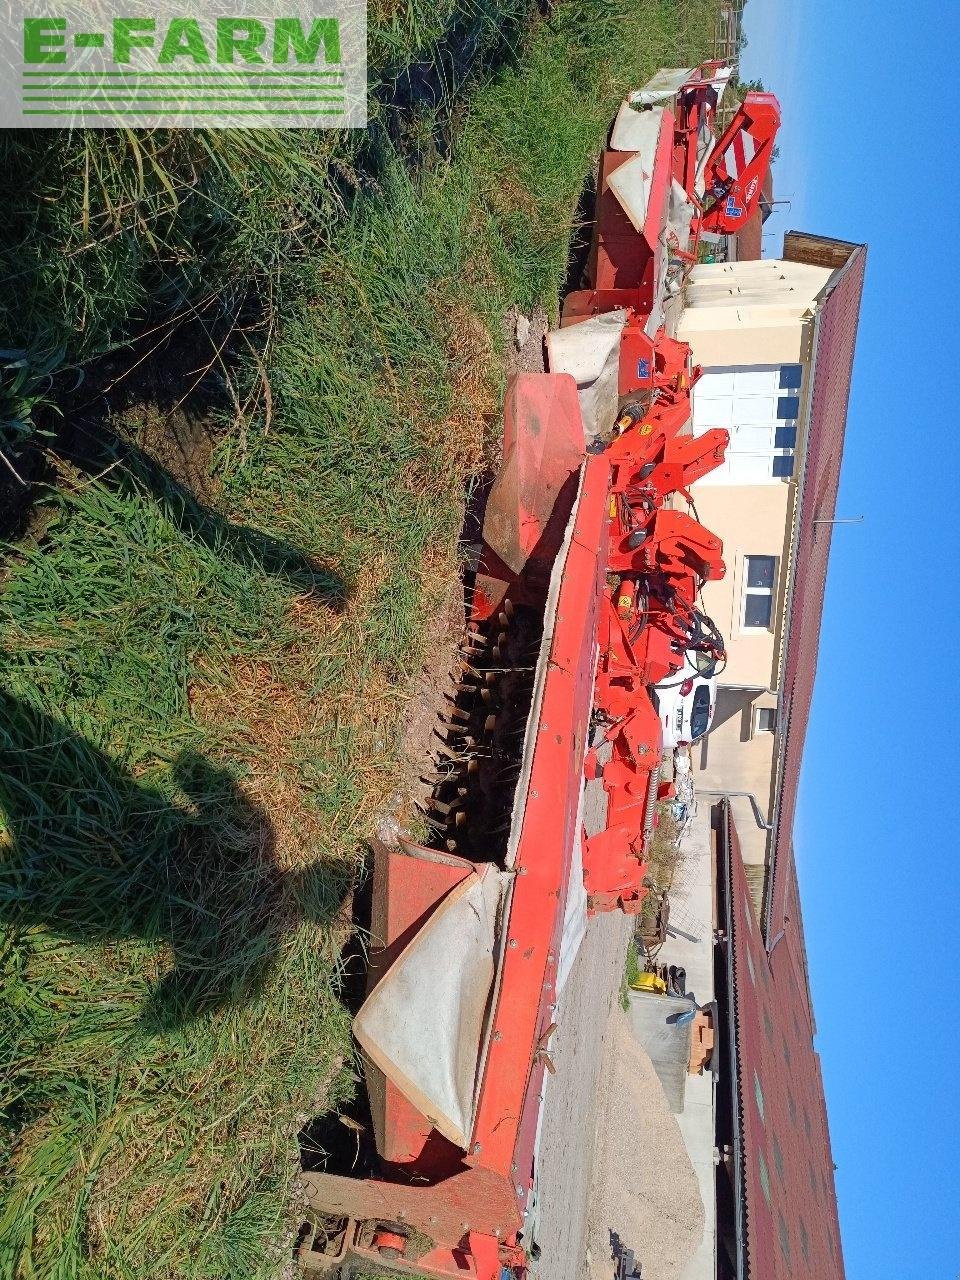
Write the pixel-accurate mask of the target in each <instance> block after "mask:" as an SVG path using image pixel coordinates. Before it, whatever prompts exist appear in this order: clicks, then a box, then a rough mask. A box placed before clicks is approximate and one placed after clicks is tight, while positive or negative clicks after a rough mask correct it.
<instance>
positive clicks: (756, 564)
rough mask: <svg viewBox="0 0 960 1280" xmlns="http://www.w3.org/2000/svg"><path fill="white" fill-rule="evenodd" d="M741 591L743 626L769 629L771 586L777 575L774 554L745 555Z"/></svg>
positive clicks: (751, 628) (758, 629)
mask: <svg viewBox="0 0 960 1280" xmlns="http://www.w3.org/2000/svg"><path fill="white" fill-rule="evenodd" d="M745 559H746V575H745V578H746V581H745V585H744V592H743V628H744V630H747V631H765V630H769V627H770V623H771V621H772V619H773V588H774V582H775V579H776V576H777V557H776V556H746V557H745Z"/></svg>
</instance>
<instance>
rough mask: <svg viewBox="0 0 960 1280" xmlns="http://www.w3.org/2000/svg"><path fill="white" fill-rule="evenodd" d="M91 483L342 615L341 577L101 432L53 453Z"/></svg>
mask: <svg viewBox="0 0 960 1280" xmlns="http://www.w3.org/2000/svg"><path fill="white" fill-rule="evenodd" d="M57 452H59V453H60V455H61V456H62V457H63V458H64V459H66V460H67V461H69V462H71V463H73V465H74V466H77V467H79V468H80V469H81V470H82V471H84V472H86V473H87V474H88V475H89V476H90V477H91V478H94V477H96V479H97V480H98V481H99V482H100V483H102V484H104V485H106V486H107V487H108V488H110V489H112V490H113V491H114V492H117V493H121V494H123V495H125V496H128V497H129V496H132V495H134V494H138V493H139V494H148V495H149V496H150V497H152V498H153V499H154V500H155V501H156V502H157V503H158V504H159V505H160V506H161V508H162V509H163V510H164V512H165V513H166V515H167V518H168V519H169V521H170V523H171V524H172V525H173V526H174V528H175V529H177V530H178V531H179V532H180V533H182V534H184V535H185V536H186V537H188V538H190V539H192V540H193V541H196V542H199V543H200V544H201V545H203V546H205V547H207V548H208V549H209V550H210V551H213V552H214V553H215V554H217V555H220V556H228V557H229V558H230V559H232V560H233V561H235V562H236V563H237V564H242V565H245V566H246V567H248V568H260V569H263V570H264V571H265V572H266V573H268V574H270V575H271V576H273V577H276V578H279V579H280V580H281V581H282V582H285V583H286V584H287V585H288V586H289V587H292V588H293V589H294V590H295V591H297V592H300V593H302V594H306V595H310V596H313V597H314V598H315V599H316V600H318V601H322V602H323V603H324V604H325V605H326V606H327V608H329V609H332V610H333V611H334V612H337V613H339V612H341V611H342V610H343V608H344V607H345V605H346V603H347V599H348V593H347V587H346V584H345V583H344V582H343V580H342V579H341V578H340V576H339V575H338V574H337V573H335V572H334V571H333V570H332V569H331V568H329V567H328V566H327V565H325V564H323V563H321V562H320V561H319V560H317V559H316V558H315V557H314V556H311V555H308V554H307V553H306V552H304V551H301V550H299V549H298V548H297V547H295V546H293V545H292V543H288V542H283V541H281V540H280V539H278V538H272V537H270V536H269V535H267V534H265V533H262V532H261V531H260V530H259V529H253V528H251V527H250V526H249V525H243V524H233V523H232V522H231V521H230V520H228V519H227V518H226V516H224V515H222V514H221V513H220V512H219V511H217V510H215V509H214V508H213V507H211V506H209V505H208V504H206V503H204V502H201V501H200V500H199V499H198V498H197V497H196V496H195V494H194V493H193V492H192V490H191V489H190V488H189V487H188V486H187V485H186V484H184V483H182V482H181V481H180V480H178V479H177V478H176V477H175V476H174V475H172V474H171V473H170V472H169V471H168V470H166V468H164V467H163V466H161V465H160V463H159V462H157V461H156V459H154V458H153V457H151V455H150V454H149V453H147V452H146V450H144V449H141V448H140V447H139V446H137V445H135V444H132V443H130V442H129V441H126V440H121V439H120V437H119V436H116V435H114V434H112V433H111V432H110V431H108V430H107V429H106V428H101V429H100V430H99V431H97V432H96V433H94V432H89V431H78V432H76V433H75V436H74V439H73V443H72V445H71V447H70V448H69V449H64V448H60V449H58V450H57Z"/></svg>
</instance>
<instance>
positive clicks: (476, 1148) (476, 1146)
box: [473, 1142, 480, 1156]
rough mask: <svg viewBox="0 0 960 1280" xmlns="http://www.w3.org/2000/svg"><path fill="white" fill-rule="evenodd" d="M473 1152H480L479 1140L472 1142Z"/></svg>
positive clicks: (477, 1153)
mask: <svg viewBox="0 0 960 1280" xmlns="http://www.w3.org/2000/svg"><path fill="white" fill-rule="evenodd" d="M473 1154H474V1155H475V1156H478V1155H479V1154H480V1143H479V1142H475V1143H474V1144H473Z"/></svg>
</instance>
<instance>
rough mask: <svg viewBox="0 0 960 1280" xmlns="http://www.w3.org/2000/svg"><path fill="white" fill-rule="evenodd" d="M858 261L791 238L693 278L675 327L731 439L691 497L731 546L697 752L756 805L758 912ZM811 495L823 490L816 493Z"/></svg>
mask: <svg viewBox="0 0 960 1280" xmlns="http://www.w3.org/2000/svg"><path fill="white" fill-rule="evenodd" d="M862 258H863V246H860V245H853V244H848V243H847V242H845V241H837V240H831V239H826V238H823V237H818V236H808V235H801V234H798V233H794V232H791V233H790V234H789V235H788V236H787V237H786V238H785V243H784V253H783V256H782V258H779V259H761V260H760V261H753V262H732V263H718V264H706V265H702V266H698V267H696V268H695V269H694V270H693V272H692V273H691V277H690V280H689V282H688V285H687V289H686V295H685V308H684V310H683V313H682V315H681V318H680V321H679V327H678V336H679V337H681V338H683V339H685V340H686V341H687V342H689V343H690V345H691V347H692V350H693V359H694V361H695V362H696V363H697V364H699V365H701V366H702V367H703V375H702V377H701V378H700V380H699V382H698V383H697V384H696V386H695V388H694V392H693V431H694V434H701V433H702V432H704V431H707V430H709V429H710V428H711V427H718V426H720V427H725V428H726V429H727V430H728V431H729V432H730V445H729V448H728V451H727V458H726V462H725V463H724V465H723V466H722V467H720V468H718V469H717V470H716V471H714V472H711V473H710V474H709V475H708V476H706V477H704V479H703V480H701V481H700V482H699V483H698V484H697V485H696V486H695V488H694V495H693V496H694V499H695V502H696V507H697V514H698V516H699V518H700V520H701V521H702V522H703V523H704V524H705V525H706V526H707V527H708V528H709V529H711V530H712V531H713V532H714V533H716V534H718V535H719V536H720V537H721V538H722V539H723V542H724V559H725V561H726V564H727V574H726V577H725V578H724V579H723V580H722V581H720V582H711V583H708V584H707V586H706V587H705V588H704V593H703V600H704V607H705V609H706V612H707V613H708V614H709V615H710V616H711V617H712V618H713V620H714V621H715V622H716V624H717V625H718V626H719V628H720V630H721V631H722V633H723V635H724V637H725V639H726V642H727V653H728V659H727V665H726V668H725V670H724V671H723V672H722V674H721V675H720V677H719V682H718V693H717V703H716V711H715V715H714V722H713V727H712V729H711V732H710V734H709V735H708V737H707V738H706V739H705V740H704V741H703V742H702V743H701V744H700V746H699V749H698V752H697V764H698V765H699V777H698V787H699V789H700V790H701V791H704V792H709V791H717V792H726V793H730V792H737V791H740V792H748V793H751V794H752V795H753V797H755V800H756V806H754V805H753V804H752V802H751V800H750V799H748V798H747V797H746V796H743V797H739V798H734V799H733V800H732V804H733V809H734V816H735V819H736V822H737V826H738V829H739V831H740V835H741V847H742V852H743V857H744V862H745V863H746V865H747V870H748V876H749V877H750V880H751V883H752V884H753V885H754V889H755V893H756V894H757V898H758V902H759V900H760V898H761V895H762V886H763V883H764V879H765V868H766V865H767V863H768V860H769V853H770V846H771V841H770V839H769V834H770V830H769V829H772V828H775V827H776V819H777V814H776V808H777V795H778V791H779V789H780V788H781V786H782V776H781V775H782V767H781V757H782V754H783V753H782V748H783V745H784V739H785V734H786V719H785V713H786V711H787V710H788V708H786V707H785V704H784V690H783V680H784V673H785V670H786V663H785V659H786V653H787V648H788V640H789V635H790V631H791V621H790V620H791V607H792V601H793V596H794V594H795V592H794V585H795V579H796V576H797V573H798V571H799V572H801V573H802V572H803V565H802V564H801V563H800V561H799V559H798V555H797V552H798V546H799V541H800V512H801V506H802V495H803V493H804V489H805V487H806V486H807V485H808V484H809V483H810V481H811V468H812V466H813V468H815V469H817V470H818V473H819V471H822V470H823V465H824V458H822V457H821V454H822V452H823V450H822V449H821V448H820V443H821V441H820V435H821V434H822V430H823V423H825V422H827V421H828V420H829V423H830V424H831V429H833V426H834V425H835V419H836V415H837V407H838V405H837V398H838V396H839V397H840V398H842V404H841V405H840V406H839V408H840V415H841V431H840V449H841V451H842V427H843V423H844V422H845V418H846V407H847V397H848V395H849V375H850V367H851V365H852V357H853V342H854V339H855V335H856V314H855V313H854V319H853V324H852V328H851V325H850V324H849V323H847V324H846V326H845V327H844V330H843V333H842V335H839V336H838V335H836V334H834V332H833V330H834V329H836V327H837V326H836V323H835V319H836V318H835V316H834V315H833V313H834V312H836V311H837V309H838V308H837V307H836V306H833V307H831V298H832V297H833V296H834V293H835V291H836V289H837V287H838V285H839V284H840V282H841V281H843V280H847V286H846V288H845V290H844V292H843V300H844V315H845V316H847V314H848V312H849V298H848V297H847V295H848V294H849V293H850V289H851V286H850V283H849V276H850V271H851V270H853V271H854V272H855V274H857V275H858V283H857V286H856V303H857V305H858V304H859V296H860V287H861V286H862V275H863V270H862V268H863V264H862ZM851 264H852V265H851ZM844 372H845V380H844ZM827 392H829V397H828V398H829V400H830V403H831V406H832V409H831V413H829V414H825V413H824V399H825V395H826V393H827ZM831 459H832V461H833V462H835V466H834V467H833V469H832V471H831V474H830V477H829V479H828V488H829V489H830V494H832V499H831V502H830V515H829V517H822V516H821V517H820V518H819V520H818V519H817V517H813V519H814V521H815V522H816V523H817V525H818V526H820V525H822V526H823V528H822V529H821V530H820V534H821V538H820V543H821V548H822V542H823V538H824V537H826V539H827V542H829V533H830V525H829V523H827V521H828V520H829V519H832V516H833V501H835V498H836V485H837V482H838V479H839V456H836V457H834V455H833V454H831ZM814 487H815V488H818V489H822V488H823V485H822V483H820V482H819V480H818V481H817V483H815V486H814ZM830 494H828V495H827V496H830ZM820 496H821V499H822V497H823V494H821V495H820ZM821 603H822V595H821ZM757 813H759V816H760V819H761V820H762V822H763V823H764V824H766V825H765V826H760V825H759V824H758V821H757V820H756V815H757Z"/></svg>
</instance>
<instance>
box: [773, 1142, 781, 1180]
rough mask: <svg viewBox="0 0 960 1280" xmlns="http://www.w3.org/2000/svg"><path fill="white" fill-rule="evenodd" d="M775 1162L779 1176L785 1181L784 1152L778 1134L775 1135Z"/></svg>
mask: <svg viewBox="0 0 960 1280" xmlns="http://www.w3.org/2000/svg"><path fill="white" fill-rule="evenodd" d="M773 1163H774V1164H775V1165H776V1166H777V1177H778V1178H779V1179H780V1181H781V1182H782V1181H783V1152H782V1151H781V1150H780V1143H779V1142H778V1141H777V1135H776V1134H774V1135H773Z"/></svg>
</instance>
